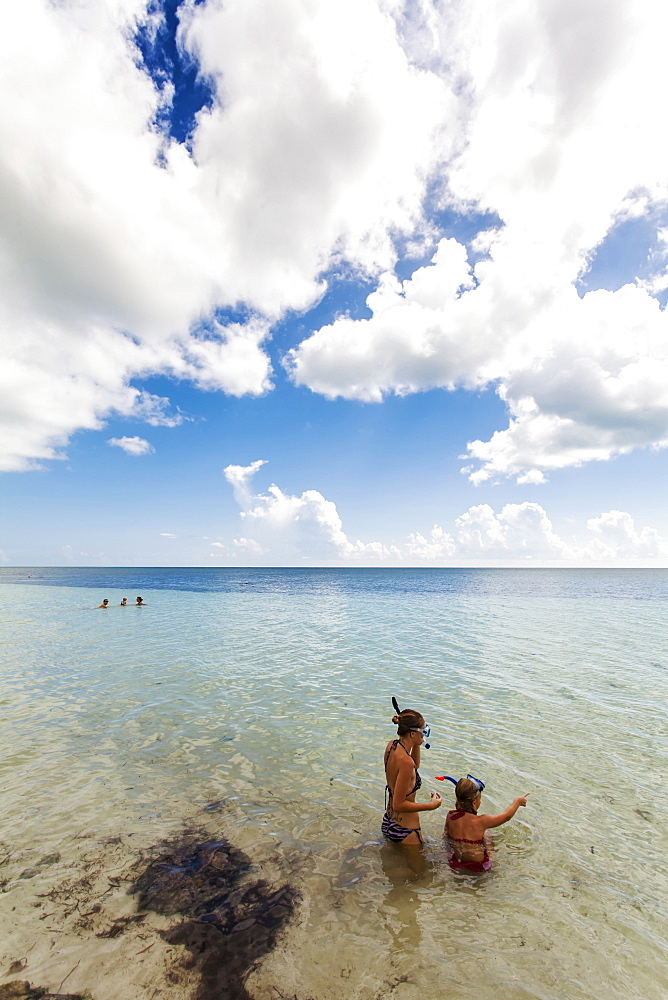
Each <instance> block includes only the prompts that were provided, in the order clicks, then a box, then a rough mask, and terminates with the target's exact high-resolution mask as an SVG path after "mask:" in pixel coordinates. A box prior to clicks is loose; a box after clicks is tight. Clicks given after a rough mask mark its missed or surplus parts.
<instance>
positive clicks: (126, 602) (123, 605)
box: [120, 597, 128, 608]
mask: <svg viewBox="0 0 668 1000" xmlns="http://www.w3.org/2000/svg"><path fill="white" fill-rule="evenodd" d="M127 604H128V599H127V597H124V598H123V600H122V601H121V603H120V607H122V608H125V607H127Z"/></svg>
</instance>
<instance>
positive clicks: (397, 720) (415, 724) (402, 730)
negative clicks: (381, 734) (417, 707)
mask: <svg viewBox="0 0 668 1000" xmlns="http://www.w3.org/2000/svg"><path fill="white" fill-rule="evenodd" d="M392 722H393V723H394V724H395V726H396V727H397V736H405V735H406V733H410V731H411V729H422V727H423V726H424V718H423V716H422V715H420V713H419V712H415V711H414V710H413V709H412V708H405V709H404V710H403V712H399V714H398V715H393V716H392Z"/></svg>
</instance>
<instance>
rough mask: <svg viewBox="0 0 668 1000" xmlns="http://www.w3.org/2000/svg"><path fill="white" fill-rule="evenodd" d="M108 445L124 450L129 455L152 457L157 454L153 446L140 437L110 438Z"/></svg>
mask: <svg viewBox="0 0 668 1000" xmlns="http://www.w3.org/2000/svg"><path fill="white" fill-rule="evenodd" d="M107 444H110V445H113V447H115V448H122V449H123V451H124V452H126V454H128V455H152V454H153V453H154V452H155V448H154V447H153V445H152V444H150V443H149V442H148V441H146V440H145V439H144V438H140V437H121V438H109V440H108V441H107Z"/></svg>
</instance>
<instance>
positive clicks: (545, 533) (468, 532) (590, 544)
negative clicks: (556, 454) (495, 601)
mask: <svg viewBox="0 0 668 1000" xmlns="http://www.w3.org/2000/svg"><path fill="white" fill-rule="evenodd" d="M265 464H266V463H265V462H264V461H257V462H252V463H251V464H250V465H246V466H242V465H229V466H227V468H226V469H225V470H224V474H225V477H226V479H227V480H228V482H229V483H230V484H231V485H232V487H233V489H234V495H235V498H236V500H237V503H238V504H239V506H240V508H241V511H240V513H241V518H242V521H243V525H244V535H243V536H241V537H239V538H235V539H233V541H232V544H231V546H226V545H225V544H223V543H222V542H214V543H213V546H214V547H215V548H216V552H213V551H212V553H211V554H212V556H216V557H224V558H226V559H228V560H229V559H234V558H235V556H238V555H243V556H244V557H245V558H247V559H250V560H251V561H255V560H258V561H260V562H261V563H267V564H269V565H303V564H307V565H308V564H313V563H315V564H319V565H322V564H325V565H360V564H362V565H370V566H373V565H381V566H385V565H390V566H397V565H399V566H400V565H404V566H406V565H408V566H410V565H424V566H451V565H455V566H456V565H517V564H519V565H541V564H549V565H583V566H587V565H592V564H602V565H619V564H629V563H632V564H639V565H657V564H661V562H662V561H663V563H664V564H665V561H666V559H668V539H662V538H661V537H660V535H659V534H658V532H657V531H656V530H655V529H654V528H650V527H643V528H641V529H637V528H636V526H635V522H634V520H633V517H632V516H631V514H629V513H626V512H623V511H615V510H612V511H608V512H607V513H604V514H601V515H600V516H599V517H595V518H591V519H590V520H589V521H588V522H587V525H586V529H587V532H586V533H584V537H582V538H580V539H579V540H574V539H571V540H565V539H563V538H561V537H560V536H559V535H558V534H557V533H556V532H555V530H554V528H553V525H552V522H551V521H550V518H549V517H548V515H547V512H546V511H545V510H544V508H543V507H542V506H541V505H540V504H538V503H529V502H525V503H521V504H506V506H505V507H503V508H502V510H500V511H499V512H498V513H496V512H495V511H494V510H493V508H492V507H490V506H489V505H488V504H479V505H478V506H475V507H470V508H469V510H467V511H465V512H464V513H463V514H462V515H461V516H460V517H458V518H456V520H455V523H454V525H453V526H452V527H451V529H450V530H448V529H447V528H445V527H443V526H442V525H435V526H434V527H433V528H432V529H431V531H430V532H428V533H427V534H422V533H420V532H412V533H411V534H410V535H409V536H408V538H407V539H406V540H405V541H403V542H401V543H400V544H393V543H387V542H383V541H367V542H364V541H360V540H356V541H352V540H351V539H350V538H349V537H348V535H347V534H346V532H345V531H344V528H343V523H342V521H341V517H340V515H339V513H338V510H337V508H336V504H335V503H334V502H333V501H331V500H327V499H326V498H325V497H324V496H323V495H322V494H321V493H319V492H318V491H317V490H305V491H304V492H303V493H302V494H300V495H299V496H296V495H290V494H288V493H285V492H284V491H283V490H281V489H280V488H279V487H278V486H276V485H275V484H272V485H271V486H270V487H269V489H268V490H267V492H266V493H253V491H252V480H253V477H254V476H255V474H256V473H257V472H258V471H259V470H260V468H261V467H262V466H263V465H265Z"/></svg>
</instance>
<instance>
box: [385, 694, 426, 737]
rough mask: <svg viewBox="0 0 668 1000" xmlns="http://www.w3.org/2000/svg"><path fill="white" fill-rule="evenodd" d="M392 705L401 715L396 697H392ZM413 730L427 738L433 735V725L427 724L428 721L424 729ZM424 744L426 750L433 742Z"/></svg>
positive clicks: (412, 730)
mask: <svg viewBox="0 0 668 1000" xmlns="http://www.w3.org/2000/svg"><path fill="white" fill-rule="evenodd" d="M392 707H393V709H394V711H395V712H396V713H397V715H401V709H400V708H399V706H398V705H397V699H396V698H394V697H393V698H392ZM411 732H412V733H422V736H423V737H424V738H425V739H426V737H427V736H430V735H431V726H429V725H427V723H426V722H425V724H424V729H411ZM422 746H423V747H424V748H425V750H428V749H429V747H430V746H431V743H423V744H422Z"/></svg>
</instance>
